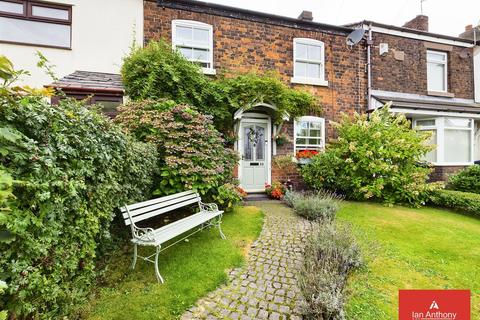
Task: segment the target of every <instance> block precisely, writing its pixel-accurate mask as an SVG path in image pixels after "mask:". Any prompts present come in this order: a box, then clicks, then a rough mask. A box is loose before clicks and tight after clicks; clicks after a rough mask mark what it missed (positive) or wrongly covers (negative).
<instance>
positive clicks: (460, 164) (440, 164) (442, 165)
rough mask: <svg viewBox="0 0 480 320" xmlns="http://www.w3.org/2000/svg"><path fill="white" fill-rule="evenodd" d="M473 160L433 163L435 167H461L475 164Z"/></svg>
mask: <svg viewBox="0 0 480 320" xmlns="http://www.w3.org/2000/svg"><path fill="white" fill-rule="evenodd" d="M473 164H474V163H473V162H452V163H450V162H448V163H432V166H434V167H460V166H473Z"/></svg>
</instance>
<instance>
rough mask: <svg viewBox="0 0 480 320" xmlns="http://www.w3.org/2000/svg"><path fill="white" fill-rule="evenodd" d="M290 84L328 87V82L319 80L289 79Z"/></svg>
mask: <svg viewBox="0 0 480 320" xmlns="http://www.w3.org/2000/svg"><path fill="white" fill-rule="evenodd" d="M290 82H291V83H295V84H308V85H311V86H322V87H328V81H326V80H321V79H312V78H295V77H293V78H291V79H290Z"/></svg>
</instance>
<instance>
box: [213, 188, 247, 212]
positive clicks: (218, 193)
mask: <svg viewBox="0 0 480 320" xmlns="http://www.w3.org/2000/svg"><path fill="white" fill-rule="evenodd" d="M246 195H247V194H246V193H245V191H243V189H241V188H239V187H238V186H236V185H235V184H232V183H226V184H224V185H223V186H220V187H218V188H217V189H216V190H215V193H214V194H213V201H214V202H215V203H216V204H218V206H219V207H220V208H223V209H227V210H229V209H232V208H233V206H234V205H236V204H238V203H240V202H241V201H242V200H243V198H244V197H245V196H246Z"/></svg>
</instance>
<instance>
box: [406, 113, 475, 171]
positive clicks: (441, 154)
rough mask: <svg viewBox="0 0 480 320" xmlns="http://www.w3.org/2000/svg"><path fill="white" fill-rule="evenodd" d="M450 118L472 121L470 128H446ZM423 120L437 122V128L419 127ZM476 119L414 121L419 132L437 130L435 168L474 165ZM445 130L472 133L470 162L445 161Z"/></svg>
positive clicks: (417, 119) (441, 118) (421, 119)
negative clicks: (419, 122) (418, 123)
mask: <svg viewBox="0 0 480 320" xmlns="http://www.w3.org/2000/svg"><path fill="white" fill-rule="evenodd" d="M448 118H459V119H464V120H469V121H470V127H469V128H462V127H451V126H446V125H445V123H446V119H448ZM423 120H435V126H421V127H419V126H418V125H417V122H418V121H423ZM474 123H475V122H474V119H471V118H462V117H429V118H416V119H414V120H413V127H414V128H415V129H416V130H419V131H431V130H436V132H437V148H436V158H437V161H436V162H434V163H432V164H433V165H435V166H467V165H472V164H473V163H474V154H475V153H474V134H475V131H474ZM445 130H465V131H470V161H467V162H446V161H445Z"/></svg>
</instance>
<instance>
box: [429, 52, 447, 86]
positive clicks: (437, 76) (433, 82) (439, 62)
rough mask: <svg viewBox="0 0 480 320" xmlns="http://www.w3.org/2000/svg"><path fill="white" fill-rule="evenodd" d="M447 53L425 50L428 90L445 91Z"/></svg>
mask: <svg viewBox="0 0 480 320" xmlns="http://www.w3.org/2000/svg"><path fill="white" fill-rule="evenodd" d="M447 57H448V55H447V53H446V52H440V51H432V50H427V86H428V91H434V92H435V91H436V92H447V78H448V77H447V75H448V73H447V72H448V71H447Z"/></svg>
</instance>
